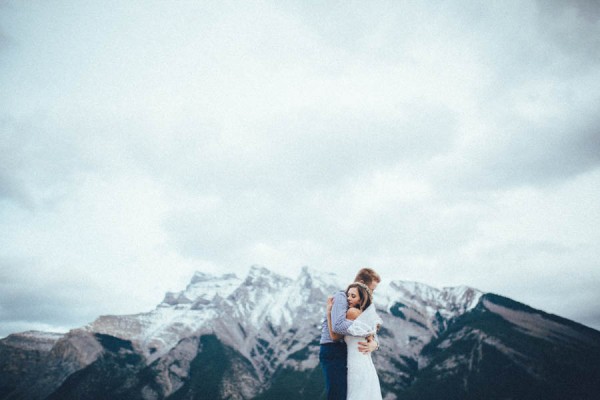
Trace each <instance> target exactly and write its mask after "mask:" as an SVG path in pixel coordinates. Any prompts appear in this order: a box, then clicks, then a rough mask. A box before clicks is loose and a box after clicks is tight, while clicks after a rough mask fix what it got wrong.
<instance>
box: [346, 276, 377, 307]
mask: <svg viewBox="0 0 600 400" xmlns="http://www.w3.org/2000/svg"><path fill="white" fill-rule="evenodd" d="M351 288H356V289H357V290H358V297H359V298H360V302H359V303H358V306H359V307H358V309H359V310H360V311H365V310H366V309H367V307H369V306H370V305H371V291H370V290H369V288H368V287H367V285H365V284H364V283H360V282H354V283H351V284H350V285H348V288H347V289H346V296H348V291H349V290H350V289H351Z"/></svg>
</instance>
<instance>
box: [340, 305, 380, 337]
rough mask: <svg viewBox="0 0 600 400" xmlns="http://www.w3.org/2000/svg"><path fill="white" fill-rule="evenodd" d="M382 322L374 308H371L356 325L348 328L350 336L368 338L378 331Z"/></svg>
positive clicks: (356, 320)
mask: <svg viewBox="0 0 600 400" xmlns="http://www.w3.org/2000/svg"><path fill="white" fill-rule="evenodd" d="M381 323H382V320H381V318H379V315H377V312H376V311H375V307H374V306H372V305H371V306H369V307H368V308H367V309H366V310H365V311H364V312H363V313H362V314H361V315H359V316H358V318H357V319H355V320H354V324H352V326H350V327H348V334H349V335H351V336H368V335H372V334H374V333H375V332H376V331H377V324H381Z"/></svg>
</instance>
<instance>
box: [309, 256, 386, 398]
mask: <svg viewBox="0 0 600 400" xmlns="http://www.w3.org/2000/svg"><path fill="white" fill-rule="evenodd" d="M354 282H361V283H364V284H365V285H367V286H368V287H369V289H371V291H373V290H375V288H376V287H377V285H378V284H379V282H381V278H380V277H379V274H378V273H377V272H375V271H374V270H372V269H371V268H363V269H361V270H360V271H358V273H357V274H356V278H354ZM333 300H334V302H333V308H332V309H331V325H332V328H333V331H334V332H335V333H339V334H341V335H347V334H348V328H349V327H350V325H352V322H353V321H350V320H347V319H346V312H347V311H348V299H347V298H346V293H345V292H344V291H343V290H340V291H338V292H336V293H335V294H334V296H333ZM320 343H321V351H320V353H319V361H320V362H321V368H323V373H324V374H325V390H326V391H327V400H346V388H347V377H348V376H347V374H348V371H347V368H346V361H347V359H348V350H347V349H346V343H345V342H344V340H341V341H336V340H333V339H332V338H331V336H330V335H329V328H328V327H327V317H325V321H324V322H323V325H322V327H321V341H320ZM358 345H359V347H358V348H359V351H361V352H363V353H370V352H372V351H374V350H377V348H378V347H379V345H378V343H377V341H375V340H373V339H372V338H369V339H368V340H367V341H365V342H359V344H358Z"/></svg>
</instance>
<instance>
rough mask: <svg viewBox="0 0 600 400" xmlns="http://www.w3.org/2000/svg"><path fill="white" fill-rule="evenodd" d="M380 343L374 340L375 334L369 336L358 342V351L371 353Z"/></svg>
mask: <svg viewBox="0 0 600 400" xmlns="http://www.w3.org/2000/svg"><path fill="white" fill-rule="evenodd" d="M377 347H378V344H377V342H376V341H375V340H373V336H369V337H367V340H366V341H365V342H358V351H360V352H361V353H363V354H369V353H372V352H374V351H375V350H377Z"/></svg>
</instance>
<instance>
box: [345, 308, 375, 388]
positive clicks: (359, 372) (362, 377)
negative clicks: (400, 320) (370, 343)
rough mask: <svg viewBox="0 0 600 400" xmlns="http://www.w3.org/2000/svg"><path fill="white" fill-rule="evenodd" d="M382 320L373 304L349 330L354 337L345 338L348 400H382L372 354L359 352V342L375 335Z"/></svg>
mask: <svg viewBox="0 0 600 400" xmlns="http://www.w3.org/2000/svg"><path fill="white" fill-rule="evenodd" d="M381 322H382V321H381V318H379V316H378V315H377V312H376V311H375V306H374V305H373V304H371V305H370V306H369V307H367V309H366V310H365V311H363V313H362V314H360V315H359V316H358V318H356V319H355V320H354V323H353V324H352V325H351V326H350V328H349V329H348V332H349V333H350V334H351V335H352V336H344V340H345V341H346V344H347V345H348V395H347V396H346V400H380V399H381V388H380V386H379V378H378V377H377V371H376V370H375V366H374V365H373V360H371V354H370V353H369V354H363V353H361V352H360V351H358V342H362V341H364V340H365V337H366V336H369V335H371V334H373V333H375V331H376V329H377V324H381Z"/></svg>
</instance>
